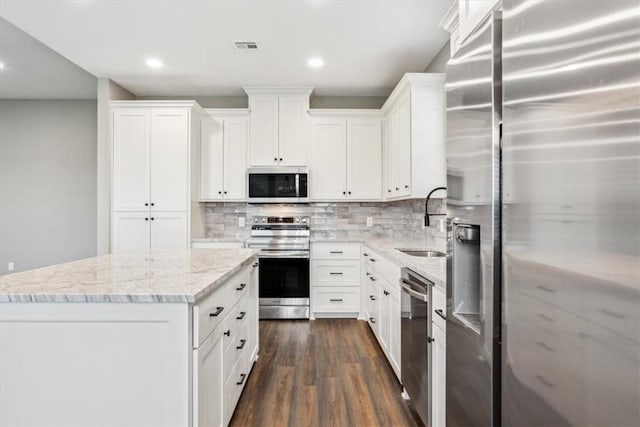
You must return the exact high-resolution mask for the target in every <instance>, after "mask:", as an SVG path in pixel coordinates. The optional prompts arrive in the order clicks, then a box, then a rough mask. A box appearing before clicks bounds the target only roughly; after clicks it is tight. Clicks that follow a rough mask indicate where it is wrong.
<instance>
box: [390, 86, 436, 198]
mask: <svg viewBox="0 0 640 427" xmlns="http://www.w3.org/2000/svg"><path fill="white" fill-rule="evenodd" d="M443 85H444V74H441V73H409V74H405V75H404V77H403V78H402V79H401V80H400V82H399V83H398V85H397V86H396V88H395V89H394V90H393V92H392V93H391V95H390V96H389V98H388V99H387V101H386V102H385V104H384V105H383V107H382V111H383V112H384V114H385V119H384V123H383V131H382V134H383V136H384V140H383V143H384V149H383V152H384V180H383V187H382V190H383V196H384V198H385V199H386V200H395V199H406V198H422V197H426V196H427V194H428V193H429V191H431V190H432V189H433V188H435V187H440V186H445V185H446V157H445V115H444V108H445V106H444V86H443Z"/></svg>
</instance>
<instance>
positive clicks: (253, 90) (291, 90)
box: [242, 86, 313, 96]
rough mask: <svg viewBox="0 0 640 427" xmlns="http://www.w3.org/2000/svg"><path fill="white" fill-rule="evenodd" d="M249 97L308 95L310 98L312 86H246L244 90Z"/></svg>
mask: <svg viewBox="0 0 640 427" xmlns="http://www.w3.org/2000/svg"><path fill="white" fill-rule="evenodd" d="M242 89H243V90H244V91H245V92H246V94H247V95H249V96H251V95H283V94H284V95H306V96H310V95H311V93H312V92H313V87H310V86H294V87H292V86H280V87H279V86H246V87H243V88H242Z"/></svg>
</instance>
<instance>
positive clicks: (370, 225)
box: [367, 216, 373, 227]
mask: <svg viewBox="0 0 640 427" xmlns="http://www.w3.org/2000/svg"><path fill="white" fill-rule="evenodd" d="M367 227H373V217H372V216H368V217H367Z"/></svg>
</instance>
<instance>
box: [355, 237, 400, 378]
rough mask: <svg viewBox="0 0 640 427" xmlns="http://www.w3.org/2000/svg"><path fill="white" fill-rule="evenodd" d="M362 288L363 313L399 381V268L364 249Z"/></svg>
mask: <svg viewBox="0 0 640 427" xmlns="http://www.w3.org/2000/svg"><path fill="white" fill-rule="evenodd" d="M362 258H363V261H364V265H365V270H366V271H365V275H364V276H363V280H364V282H365V283H363V287H365V288H366V290H367V291H366V294H365V298H366V302H365V311H366V313H365V314H366V316H367V319H368V322H369V325H370V326H371V330H372V331H373V333H374V335H375V336H376V338H377V339H378V342H379V343H380V347H381V348H382V351H383V352H384V354H385V355H386V356H387V360H388V361H389V364H390V365H391V367H392V368H393V371H394V372H395V374H396V376H397V378H398V380H400V379H401V377H400V362H401V360H400V356H401V354H400V351H401V345H400V333H401V331H400V319H401V317H400V267H398V266H397V265H396V264H394V263H393V262H391V261H389V260H388V259H386V258H384V257H382V256H380V255H379V254H377V253H375V252H373V251H372V250H371V249H370V248H364V249H363V251H362Z"/></svg>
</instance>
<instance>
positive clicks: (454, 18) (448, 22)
mask: <svg viewBox="0 0 640 427" xmlns="http://www.w3.org/2000/svg"><path fill="white" fill-rule="evenodd" d="M458 15H459V9H458V1H457V0H455V1H454V2H453V3H451V6H450V7H449V9H448V10H447V11H446V13H445V14H444V16H443V17H442V19H441V20H440V27H441V28H444V29H445V30H447V31H448V32H449V34H451V33H453V32H454V31H455V30H456V28H458Z"/></svg>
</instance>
